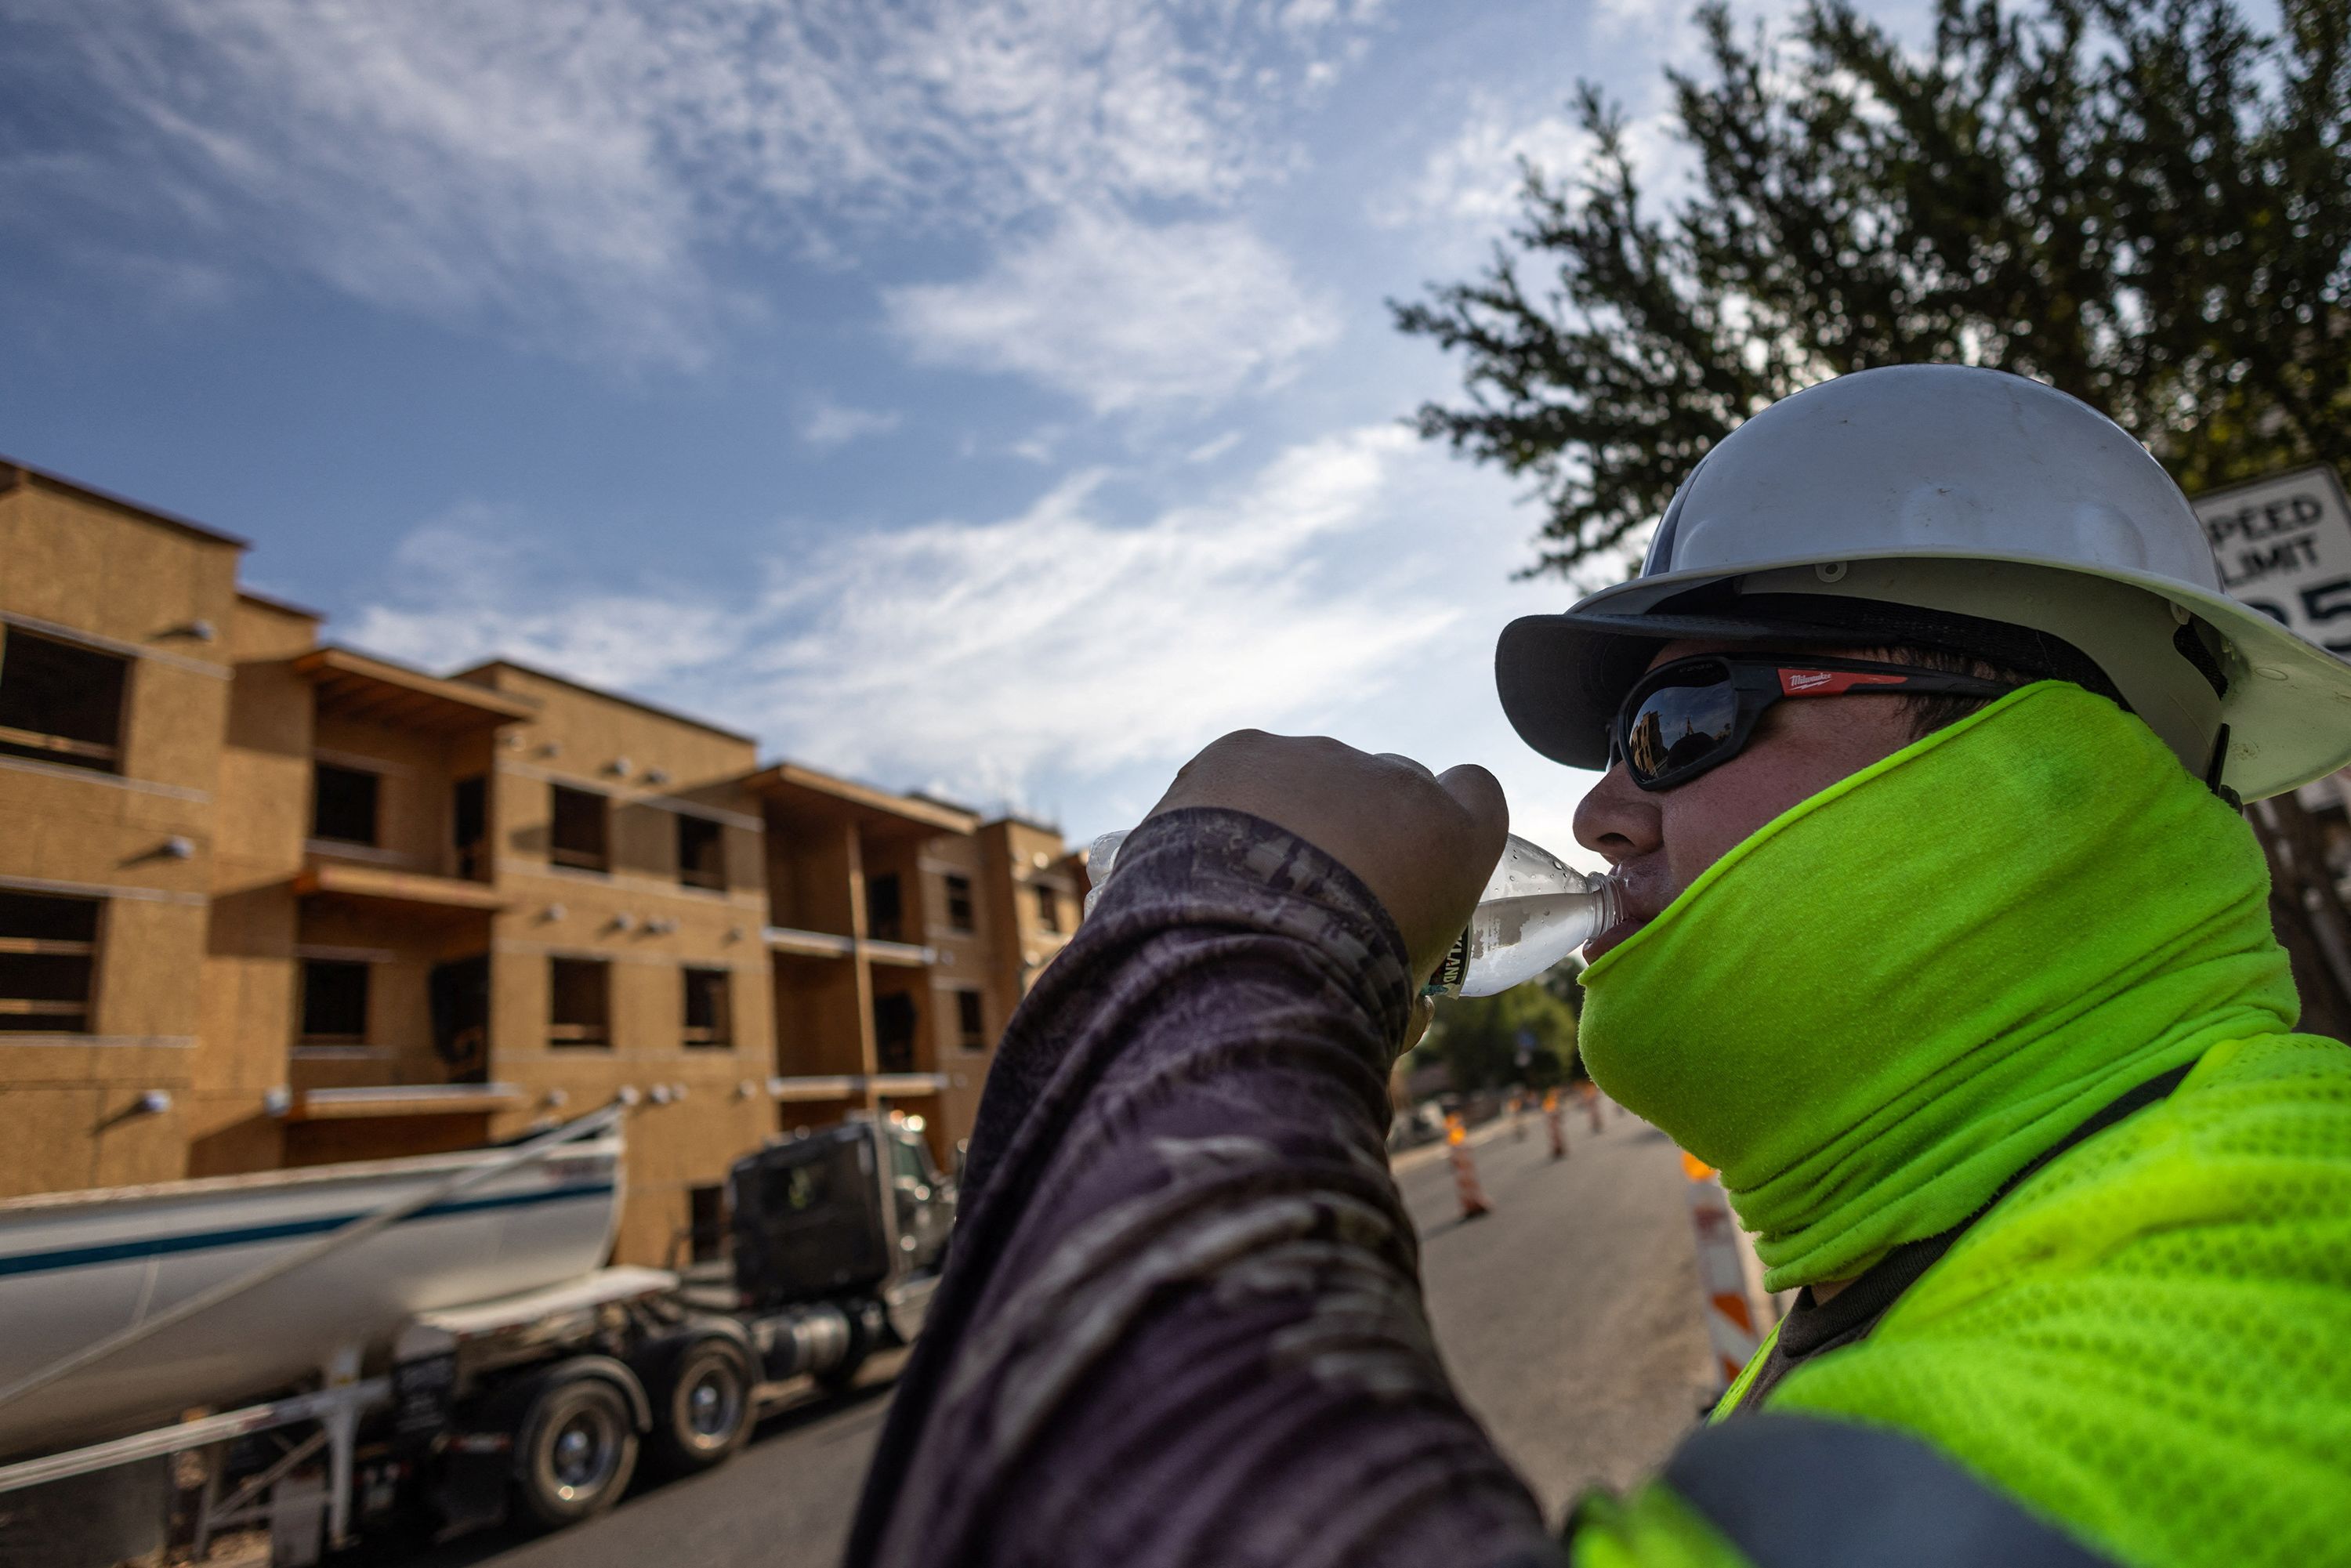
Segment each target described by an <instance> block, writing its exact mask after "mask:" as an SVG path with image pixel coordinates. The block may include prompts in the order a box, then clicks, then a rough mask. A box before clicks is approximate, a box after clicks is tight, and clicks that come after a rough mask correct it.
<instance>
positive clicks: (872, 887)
mask: <svg viewBox="0 0 2351 1568" xmlns="http://www.w3.org/2000/svg"><path fill="white" fill-rule="evenodd" d="M905 926H906V917H905V909H904V904H903V903H902V901H901V900H900V899H899V896H898V873H896V872H894V871H888V872H883V873H881V874H879V875H878V876H869V877H867V878H866V879H865V935H866V936H870V937H872V939H873V940H874V941H876V942H900V941H904V939H905Z"/></svg>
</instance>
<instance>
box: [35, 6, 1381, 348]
mask: <svg viewBox="0 0 2351 1568" xmlns="http://www.w3.org/2000/svg"><path fill="white" fill-rule="evenodd" d="M1366 9H1367V7H1365V6H1364V5H1321V6H1316V7H1313V8H1311V10H1310V11H1308V12H1305V13H1301V12H1300V11H1299V8H1298V7H1296V6H1292V7H1291V8H1290V12H1289V13H1286V14H1284V15H1283V16H1280V17H1275V16H1270V15H1269V14H1268V13H1267V11H1266V10H1265V8H1264V7H1260V6H1257V5H1209V4H1203V5H1177V4H1173V3H1154V0H1137V3H1134V4H1106V3H1104V0H932V3H930V4H926V5H908V6H876V5H867V4H864V3H863V0H747V3H744V4H722V3H718V0H678V3H672V0H543V3H539V4H534V5H528V6H522V7H517V6H515V5H509V4H506V3H505V0H444V3H441V4H436V5H362V6H350V5H315V4H308V3H305V0H23V3H22V4H21V5H18V6H17V7H16V12H15V15H16V17H17V19H18V20H20V21H23V22H26V23H30V24H36V25H35V26H26V27H23V28H20V29H19V30H18V31H17V32H16V35H15V37H16V38H17V39H18V40H20V41H22V40H29V41H30V45H28V47H24V48H22V49H17V50H14V51H12V54H13V56H14V57H13V58H12V59H10V60H6V61H0V98H5V97H10V96H14V97H16V98H18V99H20V100H25V101H31V100H34V99H35V98H36V95H37V97H38V98H39V99H42V100H46V101H48V102H51V103H56V104H58V105H60V106H63V105H65V104H67V103H68V101H70V103H71V104H72V107H73V110H74V113H75V114H76V115H78V116H80V117H83V118H82V120H80V121H79V122H78V124H77V127H76V138H77V140H78V141H82V142H85V143H86V144H87V145H88V147H89V148H90V149H92V151H90V152H89V156H88V159H87V160H86V161H89V162H97V163H99V165H100V166H101V168H102V173H103V176H104V178H103V179H102V180H99V181H95V182H93V181H89V180H82V181H79V182H78V184H80V185H81V186H82V187H83V188H84V189H86V190H91V191H106V192H111V193H113V194H111V195H104V196H95V195H94V196H92V197H90V198H89V200H92V201H97V200H104V201H109V202H112V203H115V204H117V205H118V206H120V205H121V204H123V203H125V202H127V203H128V204H129V205H130V206H131V207H132V208H140V209H144V210H146V211H148V213H149V216H150V218H151V220H152V218H153V217H154V215H155V214H161V213H163V212H166V211H168V212H171V213H172V214H176V216H177V226H176V227H175V228H174V230H173V231H172V233H170V234H168V235H165V234H162V233H160V232H159V233H157V234H156V235H153V236H152V237H153V240H154V243H155V244H156V245H157V246H158V248H159V249H165V250H171V249H177V250H181V251H186V250H190V249H196V250H200V251H202V252H203V253H204V258H205V259H209V260H214V261H222V260H227V259H234V260H235V261H237V262H238V263H240V264H242V265H245V266H246V267H267V268H274V269H282V268H287V267H290V268H293V269H295V270H297V271H300V272H306V273H308V274H310V275H312V276H315V277H319V278H323V279H324V280H325V281H327V282H328V283H329V284H330V285H332V286H333V287H337V288H340V289H341V290H344V291H346V292H348V293H350V294H351V295H353V296H356V297H358V298H361V299H364V300H367V301H369V302H371V303H374V304H378V305H381V306H385V307H389V308H396V309H402V310H412V311H417V312H422V313H425V314H428V315H434V316H439V317H444V318H466V317H475V316H481V317H488V318H492V319H496V320H497V321H499V322H501V323H505V324H507V325H510V326H513V327H516V328H517V329H520V330H522V331H523V332H524V333H525V334H526V335H528V336H531V337H534V338H535V339H537V340H539V341H541V342H542V343H543V344H546V345H550V346H554V347H558V348H560V349H562V350H566V351H571V352H578V353H582V354H595V355H606V356H611V355H617V356H619V357H621V358H622V359H623V360H625V361H630V362H638V363H643V362H653V363H664V362H667V363H683V364H691V363H695V362H696V361H700V360H701V359H703V358H704V357H705V356H706V355H708V354H709V353H710V352H711V351H712V350H713V349H714V345H715V344H716V342H717V341H718V340H719V338H720V334H721V332H722V330H723V329H724V327H725V326H726V323H727V322H729V321H730V320H735V319H741V318H742V317H743V315H744V314H745V313H747V312H755V311H757V310H758V309H759V308H761V301H759V300H758V298H756V297H747V296H742V295H738V294H736V293H735V292H733V291H731V290H730V289H729V288H728V287H726V284H725V282H724V280H723V279H722V278H721V277H719V276H718V275H717V274H716V272H715V271H714V269H713V266H712V263H711V262H710V260H709V256H710V254H711V252H712V250H713V248H714V247H715V246H716V245H718V244H720V243H725V242H734V241H743V240H748V241H751V242H753V243H772V244H780V245H783V246H787V247H795V248H799V249H801V250H803V251H806V252H810V253H813V254H828V255H833V256H841V255H844V254H848V255H853V254H855V253H856V251H857V250H858V249H859V248H860V247H861V246H863V245H864V244H866V243H868V242H869V241H870V240H872V237H873V236H874V235H878V234H883V233H887V234H889V235H896V236H903V235H905V234H907V233H909V232H923V231H930V232H943V231H944V232H954V231H957V230H961V231H966V232H968V231H970V230H971V229H973V228H974V227H977V228H979V229H981V230H984V231H985V230H992V227H993V225H999V224H1002V223H1004V222H1007V221H1009V220H1010V219H1012V218H1015V217H1017V216H1019V214H1027V213H1033V212H1036V211H1039V210H1043V209H1048V208H1052V207H1057V206H1061V205H1065V204H1096V205H1101V204H1137V203H1153V202H1167V201H1179V202H1192V203H1208V204H1216V203H1219V202H1221V201H1223V200H1225V199H1226V198H1228V197H1229V196H1230V195H1232V194H1233V193H1235V192H1236V191H1238V189H1240V188H1241V187H1242V186H1243V185H1244V184H1246V183H1248V182H1249V181H1250V180H1252V179H1254V178H1257V177H1259V176H1261V175H1263V174H1266V173H1268V172H1276V171H1278V170H1279V169H1280V168H1281V167H1283V166H1284V165H1285V161H1286V159H1287V158H1288V156H1289V154H1288V153H1287V152H1284V151H1283V149H1284V147H1285V146H1286V143H1283V142H1282V141H1280V139H1279V138H1276V137H1270V136H1269V135H1267V134H1266V130H1267V127H1268V125H1269V123H1270V120H1271V118H1272V117H1275V116H1277V115H1278V114H1279V112H1280V106H1281V105H1282V104H1283V103H1284V102H1285V101H1288V100H1289V99H1291V98H1293V97H1294V96H1295V95H1297V94H1300V93H1303V92H1305V91H1307V90H1308V89H1309V85H1310V78H1311V77H1312V76H1313V74H1314V73H1315V72H1316V70H1317V69H1318V68H1327V67H1329V66H1330V65H1331V64H1332V62H1333V61H1334V60H1336V59H1337V58H1339V57H1340V56H1341V53H1342V52H1343V48H1344V46H1345V44H1346V42H1347V40H1348V39H1349V38H1350V37H1353V36H1354V35H1356V34H1358V33H1359V32H1360V30H1361V27H1362V25H1363V17H1364V14H1365V12H1366ZM31 45H38V46H40V47H31ZM61 84H69V85H63V86H61ZM90 116H97V117H99V120H98V122H97V123H90V122H89V117H90Z"/></svg>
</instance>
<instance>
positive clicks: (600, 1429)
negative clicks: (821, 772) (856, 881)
mask: <svg viewBox="0 0 2351 1568" xmlns="http://www.w3.org/2000/svg"><path fill="white" fill-rule="evenodd" d="M626 1111H627V1106H626V1105H625V1104H622V1103H614V1104H612V1105H610V1106H607V1107H605V1108H604V1109H602V1110H601V1111H598V1112H595V1113H590V1114H589V1115H587V1116H583V1117H581V1118H580V1119H579V1120H577V1121H575V1122H572V1123H570V1124H567V1125H564V1126H561V1127H558V1128H555V1129H552V1130H550V1131H549V1132H546V1133H543V1134H538V1135H536V1136H533V1137H530V1138H528V1139H527V1140H525V1141H522V1142H520V1143H517V1144H515V1145H508V1146H504V1147H493V1148H486V1149H478V1150H469V1151H465V1152H462V1153H458V1154H452V1155H427V1156H420V1157H415V1158H409V1159H394V1160H380V1161H369V1162H363V1163H355V1164H350V1165H340V1166H314V1167H308V1168H304V1169H296V1170H284V1171H269V1172H262V1173H256V1174H254V1175H249V1176H228V1177H218V1178H206V1179H199V1180H192V1181H181V1182H166V1183H159V1184H154V1185H152V1186H139V1187H127V1188H113V1189H106V1190H101V1191H97V1192H84V1193H62V1194H46V1195H40V1196H37V1197H22V1198H15V1199H9V1200H6V1201H5V1202H0V1322H5V1324H6V1325H7V1330H8V1332H7V1333H5V1334H0V1563H16V1562H24V1563H42V1564H44V1568H82V1565H83V1564H89V1565H90V1568H101V1565H106V1564H111V1563H115V1562H117V1561H120V1560H121V1559H122V1558H125V1557H129V1556H133V1555H137V1554H140V1553H143V1552H152V1551H154V1550H156V1549H158V1548H160V1547H163V1546H167V1545H169V1546H176V1547H179V1548H183V1549H184V1550H186V1551H188V1552H191V1553H192V1554H193V1557H194V1558H195V1559H196V1560H198V1561H202V1560H203V1558H204V1555H205V1554H206V1552H208V1550H209V1548H210V1546H211V1544H212V1542H213V1541H214V1539H215V1538H216V1537H217V1536H218V1535H219V1534H220V1533H221V1532H222V1531H230V1530H241V1529H242V1530H251V1529H256V1528H263V1527H266V1529H267V1531H268V1532H269V1539H270V1542H271V1552H272V1561H273V1563H285V1564H289V1565H295V1568H299V1565H300V1564H304V1563H309V1562H313V1561H316V1560H317V1558H318V1557H319V1554H320V1552H322V1551H324V1550H329V1549H335V1548H340V1547H345V1546H349V1545H351V1544H353V1543H354V1542H357V1541H358V1540H359V1539H360V1537H361V1536H362V1535H365V1534H368V1533H371V1532H374V1531H385V1530H391V1529H395V1528H396V1529H401V1530H410V1531H415V1530H421V1531H424V1532H426V1533H429V1534H430V1535H432V1536H434V1537H436V1538H442V1539H445V1538H447V1537H450V1536H453V1535H455V1534H458V1533H460V1532H462V1531H466V1530H470V1529H475V1528H479V1527H482V1526H486V1525H490V1524H495V1523H499V1522H502V1521H520V1522H522V1523H525V1524H528V1525H532V1526H537V1527H540V1528H557V1527H560V1526H563V1525H567V1524H570V1523H574V1522H577V1521H580V1520H583V1519H586V1518H589V1517H590V1516H592V1515H594V1514H596V1513H599V1512H601V1511H603V1510H605V1509H608V1508H610V1507H611V1506H612V1504H613V1503H614V1502H616V1501H617V1500H619V1499H620V1497H621V1495H622V1493H623V1492H624V1491H625V1490H627V1488H628V1485H629V1483H630V1480H631V1479H632V1476H634V1475H635V1474H636V1473H637V1471H638V1469H639V1468H640V1465H641V1463H643V1464H645V1465H648V1466H650V1467H652V1468H655V1469H661V1470H664V1471H668V1472H672V1473H674V1472H677V1471H684V1470H693V1469H705V1468H707V1467H709V1466H713V1465H716V1464H718V1463H721V1462H723V1461H724V1460H725V1459H726V1458H729V1457H730V1456H731V1455H733V1454H734V1453H735V1452H736V1451H737V1449H738V1448H740V1447H741V1446H742V1445H743V1443H744V1442H745V1441H746V1440H747V1438H748V1437H749V1434H750V1430H751V1427H752V1425H753V1423H754V1422H755V1421H756V1420H757V1419H758V1416H760V1415H761V1414H762V1413H764V1412H765V1411H766V1410H768V1409H769V1408H771V1407H773V1406H775V1405H777V1404H778V1403H780V1402H782V1401H785V1400H788V1399H789V1398H792V1397H795V1396H799V1395H800V1394H802V1393H804V1392H805V1391H807V1390H808V1389H809V1388H810V1386H811V1385H812V1384H813V1385H814V1386H817V1387H833V1388H838V1387H841V1386H843V1385H846V1384H847V1383H848V1382H849V1381H850V1380H851V1379H852V1378H853V1377H854V1375H855V1374H856V1372H857V1369H858V1367H859V1364H861V1363H862V1361H863V1360H864V1359H865V1357H866V1356H867V1355H868V1354H871V1353H872V1352H873V1351H875V1350H876V1349H879V1348H882V1347H883V1346H887V1345H892V1344H896V1343H908V1342H911V1340H912V1339H913V1337H914V1334H915V1333H917V1332H919V1330H920V1327H921V1323H922V1319H923V1315H924V1312H925V1310H926V1308H927V1306H928V1302H929V1299H930V1294H931V1291H932V1290H933V1289H934V1288H935V1284H936V1280H937V1270H938V1267H939V1264H940V1262H941V1260H942V1257H943V1254H944V1252H945V1249H946V1242H947V1238H948V1234H949V1228H950V1227H951V1225H952V1222H953V1217H954V1205H955V1192H954V1187H953V1186H952V1184H951V1183H949V1182H948V1181H946V1179H945V1178H943V1177H942V1176H940V1174H939V1173H938V1171H937V1170H936V1169H935V1166H933V1164H932V1161H931V1159H930V1155H929V1152H928V1149H927V1147H926V1146H925V1144H924V1141H923V1139H922V1137H921V1135H920V1133H921V1124H920V1123H919V1121H916V1120H914V1119H911V1118H904V1117H899V1116H896V1115H888V1116H878V1117H877V1116H856V1117H852V1119H850V1120H849V1121H847V1122H844V1123H843V1124H840V1125H838V1126H834V1127H829V1128H824V1129H820V1130H816V1131H809V1130H805V1129H804V1130H802V1131H800V1132H799V1133H798V1134H791V1135H785V1136H780V1137H777V1138H773V1139H770V1140H769V1141H768V1144H767V1145H765V1146H763V1147H761V1148H759V1149H758V1150H755V1151H753V1152H752V1153H751V1154H749V1155H746V1156H745V1157H744V1158H742V1159H740V1160H738V1161H737V1163H736V1164H735V1166H734V1167H733V1169H732V1170H731V1171H730V1172H729V1175H728V1181H727V1192H728V1197H729V1200H730V1207H731V1210H732V1219H731V1228H732V1234H731V1239H732V1243H733V1245H732V1248H731V1252H732V1264H733V1266H732V1268H731V1269H730V1270H726V1271H725V1272H723V1273H722V1274H720V1275H718V1276H717V1277H716V1278H708V1277H697V1278H695V1279H694V1280H692V1281H682V1280H681V1279H680V1277H679V1275H677V1274H675V1273H673V1272H671V1271H669V1270H660V1269H648V1268H639V1267H632V1266H612V1265H608V1264H607V1263H606V1261H605V1260H606V1259H607V1258H608V1257H609V1256H610V1254H611V1244H612V1238H613V1235H614V1232H615V1229H616V1228H617V1224H618V1219H619V1212H620V1202H621V1197H622V1186H623V1184H622V1180H621V1171H622V1152H623V1149H622V1144H623V1140H622V1119H623V1116H624V1114H625V1113H626ZM192 1463H193V1469H190V1468H189V1467H190V1466H191V1465H192ZM175 1467H177V1468H176V1469H175ZM196 1472H201V1478H202V1479H201V1483H200V1486H199V1487H197V1488H196V1489H194V1495H193V1497H192V1496H190V1495H189V1490H188V1489H187V1488H185V1487H184V1486H183V1483H184V1482H186V1481H187V1480H188V1479H190V1478H191V1476H192V1475H193V1474H195V1473H196Z"/></svg>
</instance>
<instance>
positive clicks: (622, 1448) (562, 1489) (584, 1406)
mask: <svg viewBox="0 0 2351 1568" xmlns="http://www.w3.org/2000/svg"><path fill="white" fill-rule="evenodd" d="M636 1469H637V1424H636V1419H635V1413H634V1412H633V1411H632V1410H631V1409H630V1408H629V1397H628V1396H627V1395H626V1394H624V1393H622V1391H621V1389H620V1388H618V1387H617V1386H615V1385H613V1384H612V1383H611V1381H610V1380H609V1379H608V1378H606V1377H602V1376H598V1375H580V1376H572V1377H564V1376H561V1375H558V1376H555V1377H550V1378H549V1379H548V1380H547V1381H546V1382H545V1383H544V1384H542V1385H540V1387H539V1390H538V1396H537V1397H536V1398H535V1399H533V1400H532V1401H531V1406H530V1411H529V1414H528V1415H527V1416H524V1418H523V1422H522V1426H521V1428H520V1436H519V1437H517V1440H516V1446H515V1481H516V1487H517V1490H518V1491H519V1492H520V1494H521V1498H522V1505H523V1508H524V1509H525V1510H526V1511H528V1513H529V1515H530V1517H531V1518H532V1519H533V1520H535V1521H537V1522H538V1524H539V1525H540V1526H541V1527H542V1528H545V1529H548V1530H557V1529H560V1528H561V1527H562V1526H564V1525H567V1524H576V1523H578V1522H579V1521H581V1520H583V1519H587V1518H590V1516H592V1515H595V1514H599V1513H601V1512H603V1511H604V1510H606V1509H608V1508H610V1507H611V1506H612V1505H613V1504H614V1503H615V1502H618V1501H619V1500H620V1499H621V1494H622V1492H624V1491H626V1490H628V1487H629V1478H630V1477H631V1476H632V1475H634V1474H635V1473H636Z"/></svg>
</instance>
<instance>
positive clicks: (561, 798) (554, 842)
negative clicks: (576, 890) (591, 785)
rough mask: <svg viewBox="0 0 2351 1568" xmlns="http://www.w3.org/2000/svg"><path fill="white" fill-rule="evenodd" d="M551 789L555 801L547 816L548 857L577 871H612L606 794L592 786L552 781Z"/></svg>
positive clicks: (550, 792)
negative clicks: (568, 786)
mask: <svg viewBox="0 0 2351 1568" xmlns="http://www.w3.org/2000/svg"><path fill="white" fill-rule="evenodd" d="M548 789H549V794H550V797H551V800H552V805H551V807H550V810H549V820H548V834H547V858H548V859H549V861H551V862H554V863H555V864H557V865H561V866H569V867H570V868H571V869H572V870H574V871H610V870H611V860H610V859H609V858H608V856H607V854H606V851H605V832H604V819H605V815H606V813H605V810H604V808H605V800H604V797H603V796H601V795H599V794H597V793H596V792H595V791H594V790H592V789H566V788H565V787H564V786H562V785H560V784H550V785H549V786H548Z"/></svg>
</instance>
